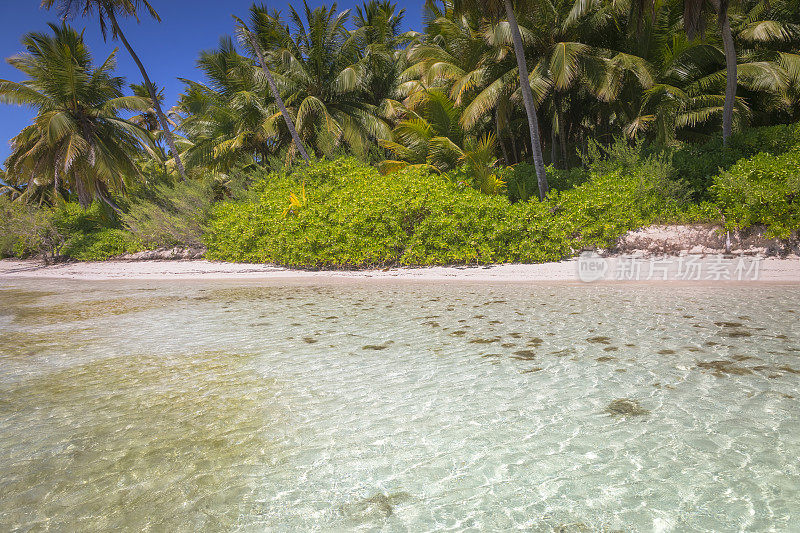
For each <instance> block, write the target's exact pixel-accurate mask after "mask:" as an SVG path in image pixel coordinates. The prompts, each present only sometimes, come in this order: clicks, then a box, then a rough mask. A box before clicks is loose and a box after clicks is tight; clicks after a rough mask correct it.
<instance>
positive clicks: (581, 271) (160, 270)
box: [0, 257, 800, 284]
mask: <svg viewBox="0 0 800 533" xmlns="http://www.w3.org/2000/svg"><path fill="white" fill-rule="evenodd" d="M590 263H591V264H590ZM3 279H9V280H10V279H73V280H87V281H104V280H166V281H169V280H265V281H270V280H271V281H309V282H325V281H347V280H398V281H475V282H546V281H553V282H555V281H557V282H575V283H582V282H655V283H682V282H687V283H735V282H741V283H750V282H788V283H798V284H800V258H797V257H792V258H789V259H778V258H764V259H753V258H730V259H724V258H720V257H705V258H699V257H696V258H691V259H688V260H687V259H686V258H679V257H663V258H654V259H650V258H628V257H615V258H598V257H594V258H590V259H581V260H578V259H573V260H569V261H562V262H558V263H543V264H524V265H523V264H507V265H493V266H476V267H426V268H391V269H382V270H356V271H352V270H324V271H310V270H294V269H287V268H282V267H277V266H273V265H263V264H241V263H222V262H213V261H205V260H189V261H104V262H93V263H63V264H57V265H50V266H45V265H43V264H42V263H41V262H40V261H33V260H27V261H18V260H0V280H3Z"/></svg>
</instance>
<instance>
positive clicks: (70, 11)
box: [41, 0, 186, 180]
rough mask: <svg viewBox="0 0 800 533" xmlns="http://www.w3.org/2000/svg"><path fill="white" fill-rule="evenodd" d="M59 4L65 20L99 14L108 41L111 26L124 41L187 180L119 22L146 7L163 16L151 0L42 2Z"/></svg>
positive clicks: (150, 87)
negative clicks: (120, 17)
mask: <svg viewBox="0 0 800 533" xmlns="http://www.w3.org/2000/svg"><path fill="white" fill-rule="evenodd" d="M56 4H57V5H58V10H59V12H60V13H61V16H62V17H69V16H75V15H77V14H81V15H82V16H89V15H94V14H96V15H97V17H98V19H99V21H100V30H101V32H102V34H103V38H104V39H105V38H106V36H107V34H108V26H109V25H110V26H111V37H112V39H117V38H119V40H120V41H122V44H123V45H124V46H125V49H126V50H127V51H128V54H130V56H131V58H132V59H133V61H134V62H135V63H136V66H137V67H139V71H140V72H141V73H142V78H143V79H144V84H145V85H146V86H147V90H148V92H149V93H150V99H151V100H152V101H153V107H154V108H155V111H156V114H157V115H158V120H159V122H160V123H161V130H162V131H163V133H164V137H165V138H166V140H167V145H168V146H169V149H170V152H172V158H173V159H174V160H175V167H176V168H177V169H178V173H179V174H180V177H181V179H182V180H185V179H186V171H185V170H184V168H183V163H182V162H181V158H180V154H179V153H178V149H177V148H176V146H175V137H174V136H173V134H172V130H170V128H169V122H168V121H167V117H166V115H164V111H163V110H162V109H161V103H160V102H159V100H158V94H157V91H156V87H155V85H153V82H152V81H150V76H148V75H147V70H145V68H144V64H142V61H141V59H139V56H138V55H136V52H134V50H133V47H132V46H131V45H130V43H129V42H128V39H127V38H126V37H125V34H124V33H123V32H122V28H120V25H119V21H118V20H117V18H118V16H122V17H130V16H132V17H135V18H136V20H137V21H138V20H139V17H138V12H139V10H140V9H142V8H144V9H146V10H147V12H148V14H149V15H150V16H151V17H152V18H154V19H155V20H157V21H158V22H161V17H160V16H159V15H158V12H156V10H155V9H154V8H153V6H152V5H150V2H148V0H42V3H41V5H42V7H43V8H46V9H50V8H52V7H53V6H54V5H56Z"/></svg>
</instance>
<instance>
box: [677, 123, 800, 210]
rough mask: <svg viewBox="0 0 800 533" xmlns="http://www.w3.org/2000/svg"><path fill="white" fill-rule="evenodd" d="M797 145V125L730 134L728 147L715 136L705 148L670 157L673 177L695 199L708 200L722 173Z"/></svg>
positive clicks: (683, 150)
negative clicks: (737, 163)
mask: <svg viewBox="0 0 800 533" xmlns="http://www.w3.org/2000/svg"><path fill="white" fill-rule="evenodd" d="M798 145H800V124H789V125H779V126H768V127H764V128H752V129H748V130H746V131H744V132H741V133H737V134H735V135H732V136H731V138H730V140H729V143H728V146H723V144H722V137H715V138H714V139H713V140H711V141H709V142H708V143H706V144H704V145H700V146H696V145H689V146H686V147H684V148H681V149H680V150H676V151H675V153H674V154H673V158H672V164H673V166H674V167H675V170H674V175H675V176H679V177H680V178H681V179H683V180H685V181H686V182H687V183H688V184H689V186H690V187H691V189H692V190H693V191H694V196H695V197H696V198H698V199H707V198H709V197H710V196H709V195H710V189H709V187H710V186H711V185H712V183H713V182H714V176H716V175H717V174H719V172H720V171H721V170H722V171H724V170H727V169H728V168H730V167H731V166H733V165H734V164H735V163H736V162H737V161H739V160H741V159H745V158H749V157H752V156H754V155H756V154H758V153H760V152H765V153H768V154H773V155H780V154H783V153H786V152H788V151H790V150H792V149H794V147H796V146H798Z"/></svg>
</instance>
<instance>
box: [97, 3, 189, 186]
mask: <svg viewBox="0 0 800 533" xmlns="http://www.w3.org/2000/svg"><path fill="white" fill-rule="evenodd" d="M108 18H109V20H111V25H112V27H113V28H114V32H115V33H116V34H117V35H118V36H119V39H120V40H121V41H122V44H123V45H124V46H125V49H126V50H127V51H128V54H130V56H131V58H133V61H134V62H135V63H136V66H137V67H139V71H140V72H141V73H142V78H144V84H145V86H146V87H147V92H149V93H150V99H151V100H153V108H154V109H155V111H156V115H157V116H158V121H159V122H160V123H161V129H162V130H163V132H164V136H165V137H166V139H167V144H168V145H169V150H170V152H172V158H173V159H174V160H175V166H176V167H177V169H178V172H179V173H180V175H181V180H183V181H186V170H185V169H184V168H183V163H182V162H181V157H180V155H179V154H178V149H177V148H176V147H175V138H174V137H173V135H172V131H171V130H170V129H169V124H168V123H167V117H166V116H165V115H164V112H163V111H162V110H161V103H160V102H159V101H158V95H156V90H155V87H154V86H153V82H151V81H150V77H149V76H148V75H147V71H146V70H145V68H144V65H143V64H142V62H141V60H140V59H139V56H137V55H136V52H134V51H133V48H132V47H131V45H130V43H129V42H128V39H126V38H125V34H124V33H122V29H121V28H120V27H119V24H118V23H117V17H116V16H115V15H114V10H113V9H109V10H108Z"/></svg>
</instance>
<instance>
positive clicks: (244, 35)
mask: <svg viewBox="0 0 800 533" xmlns="http://www.w3.org/2000/svg"><path fill="white" fill-rule="evenodd" d="M252 14H253V17H255V18H256V22H257V19H258V18H259V17H261V16H263V11H259V10H255V9H254V10H253V11H252ZM238 22H239V35H240V37H241V39H242V44H244V45H245V46H249V47H250V48H251V49H252V52H253V53H254V54H255V55H256V57H257V58H258V63H259V65H261V70H262V71H263V72H264V77H265V78H266V79H267V83H268V84H269V89H270V91H271V92H272V97H273V98H274V99H275V102H276V103H277V105H278V109H280V110H281V116H282V117H283V120H284V122H286V128H287V129H288V130H289V133H290V134H291V136H292V141H293V142H294V146H295V147H296V148H297V151H298V152H300V155H301V156H302V157H303V160H305V161H306V163H307V162H308V161H310V158H309V157H308V152H306V148H305V146H303V141H301V140H300V135H298V133H297V128H295V126H294V122H292V117H291V116H290V115H289V111H288V110H287V109H286V104H285V103H284V102H283V98H281V94H280V91H278V86H277V85H276V84H275V78H273V77H272V72H270V70H269V67H268V66H267V60H266V58H265V57H264V51H263V50H262V49H261V45H259V44H258V37H257V36H256V34H254V33H253V32H252V31H250V29H249V28H248V27H247V25H246V24H245V23H244V21H242V20H241V19H238Z"/></svg>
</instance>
